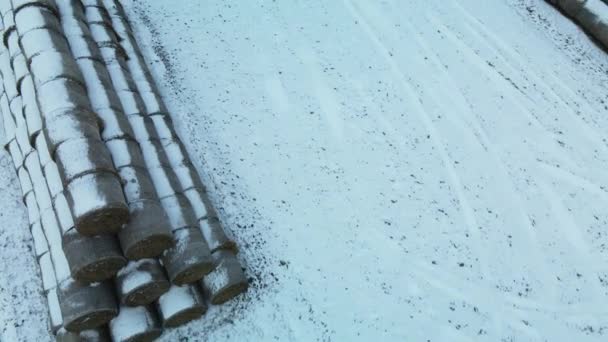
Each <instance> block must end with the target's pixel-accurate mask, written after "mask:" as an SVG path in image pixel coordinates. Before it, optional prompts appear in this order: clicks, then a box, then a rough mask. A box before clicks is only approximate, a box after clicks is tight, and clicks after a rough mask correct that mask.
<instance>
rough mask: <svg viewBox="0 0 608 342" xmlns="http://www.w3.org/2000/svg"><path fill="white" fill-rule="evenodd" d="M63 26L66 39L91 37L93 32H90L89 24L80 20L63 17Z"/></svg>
mask: <svg viewBox="0 0 608 342" xmlns="http://www.w3.org/2000/svg"><path fill="white" fill-rule="evenodd" d="M61 26H62V27H63V31H64V32H65V35H66V37H70V36H90V35H91V30H89V26H88V25H87V23H86V22H84V21H82V20H80V19H78V18H68V17H65V16H64V17H61Z"/></svg>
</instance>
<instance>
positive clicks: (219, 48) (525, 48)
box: [0, 0, 608, 342]
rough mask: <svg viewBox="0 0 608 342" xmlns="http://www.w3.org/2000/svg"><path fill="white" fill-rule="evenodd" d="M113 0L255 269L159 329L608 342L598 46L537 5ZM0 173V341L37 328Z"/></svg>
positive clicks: (603, 83)
mask: <svg viewBox="0 0 608 342" xmlns="http://www.w3.org/2000/svg"><path fill="white" fill-rule="evenodd" d="M123 3H124V5H125V7H126V10H127V13H128V14H129V16H130V18H131V22H132V25H133V27H134V29H135V31H136V32H135V33H136V36H137V38H138V41H139V42H140V46H141V47H142V49H143V50H144V54H145V56H146V59H147V60H148V62H150V66H151V67H152V71H153V74H154V76H155V77H156V79H157V80H159V81H160V84H159V85H160V89H161V91H162V92H163V94H164V95H165V98H166V99H167V101H168V103H167V104H168V107H169V109H170V111H171V113H172V115H173V119H174V122H175V124H176V126H177V131H178V132H179V134H180V136H181V137H182V139H183V140H184V143H185V145H186V147H187V148H188V150H189V151H190V153H191V155H192V157H193V160H194V162H195V164H196V165H197V166H198V167H199V169H200V170H202V172H203V176H204V180H205V182H206V184H207V186H208V190H209V193H210V195H211V198H212V200H213V203H214V204H215V205H216V207H217V208H218V209H219V214H220V219H221V220H222V222H224V224H225V226H226V227H227V228H228V229H229V232H230V233H232V234H231V235H232V237H234V239H235V240H236V242H237V243H238V245H239V248H240V254H239V259H240V260H241V262H243V264H244V265H245V266H246V272H247V275H248V276H249V277H250V278H251V287H250V289H249V292H248V293H247V294H245V295H243V296H241V297H239V298H237V299H235V300H233V301H231V302H228V303H226V304H224V305H221V306H214V307H211V308H210V309H209V311H208V312H207V314H206V315H205V316H204V317H203V318H202V319H201V320H198V321H195V322H192V323H190V324H188V325H186V326H184V327H181V328H178V329H174V330H171V331H168V332H166V333H165V334H164V335H163V339H162V340H164V341H175V340H179V339H180V338H181V339H184V340H186V339H189V340H193V341H198V340H205V341H271V340H279V341H289V340H298V341H316V340H318V341H369V340H378V341H427V340H429V341H518V342H519V341H604V340H605V339H606V336H605V335H606V334H608V330H607V329H608V318H607V317H608V315H607V314H608V309H607V308H608V305H607V304H608V257H607V250H606V246H607V243H608V236H607V235H606V222H607V220H608V213H607V212H606V204H607V202H608V193H607V191H606V186H608V176H607V175H608V173H606V170H607V166H608V165H607V164H608V148H607V144H606V136H607V135H608V115H607V114H608V109H607V107H606V104H605V102H606V101H607V100H608V99H607V98H606V97H607V95H606V94H607V90H608V89H607V88H608V86H607V85H608V75H607V73H606V71H607V70H608V65H607V58H608V57H607V56H606V54H605V53H604V52H602V51H601V50H600V49H599V48H597V47H596V46H595V45H594V44H593V42H591V41H590V40H589V38H588V37H587V36H586V35H585V34H584V33H583V32H582V31H581V30H580V29H579V28H577V27H576V26H575V25H574V24H573V23H572V22H571V21H570V20H569V19H567V18H565V17H563V16H562V15H561V14H560V13H558V12H557V11H556V10H555V9H553V8H552V7H551V6H549V5H548V4H546V3H545V2H544V1H542V0H505V1H500V0H488V1H479V0H425V1H397V0H387V1H382V2H377V1H371V0H344V1H321V0H310V1H274V2H269V1H268V2H266V1H265V2H254V1H221V0H211V1H194V0H184V1H160V0H159V1H135V0H126V1H123ZM0 166H1V168H0V188H2V189H4V191H3V199H4V201H3V205H2V206H1V207H0V215H1V216H2V218H3V224H4V227H5V229H2V230H0V241H2V253H0V256H1V258H2V260H1V261H2V262H1V263H0V285H1V286H0V324H2V326H0V339H2V340H3V341H4V340H7V341H21V340H23V341H25V340H38V341H45V340H50V337H49V336H48V335H47V334H46V325H45V324H43V323H42V322H43V319H42V318H45V317H47V315H48V314H47V313H46V307H45V300H44V297H43V295H42V293H41V292H42V287H41V285H40V279H39V276H38V272H37V266H36V262H35V258H34V251H33V248H32V240H31V237H30V235H29V232H28V230H27V228H26V227H27V220H26V215H25V209H24V208H23V205H22V202H21V199H20V198H21V194H20V192H19V187H18V185H17V178H16V175H15V172H14V169H13V166H12V165H11V162H10V159H9V156H8V155H7V154H3V155H2V157H1V158H0Z"/></svg>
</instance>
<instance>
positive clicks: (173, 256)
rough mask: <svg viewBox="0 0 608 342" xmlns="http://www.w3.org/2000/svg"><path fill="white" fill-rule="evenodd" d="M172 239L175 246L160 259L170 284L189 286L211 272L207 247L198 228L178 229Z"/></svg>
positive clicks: (211, 264) (211, 263)
mask: <svg viewBox="0 0 608 342" xmlns="http://www.w3.org/2000/svg"><path fill="white" fill-rule="evenodd" d="M173 237H174V238H175V246H174V247H173V248H171V249H168V250H167V251H165V253H164V254H163V257H162V261H163V265H164V266H165V269H166V270H167V274H168V275H169V280H170V281H171V283H173V284H175V285H184V284H189V283H192V282H195V281H197V280H200V279H201V278H203V276H204V275H205V274H208V273H209V272H211V270H213V261H212V260H211V253H210V252H209V247H208V246H207V242H205V239H204V238H203V235H202V233H201V231H200V230H199V229H198V228H191V227H188V228H183V229H179V230H177V231H175V232H174V233H173Z"/></svg>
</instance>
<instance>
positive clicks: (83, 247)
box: [63, 228, 127, 283]
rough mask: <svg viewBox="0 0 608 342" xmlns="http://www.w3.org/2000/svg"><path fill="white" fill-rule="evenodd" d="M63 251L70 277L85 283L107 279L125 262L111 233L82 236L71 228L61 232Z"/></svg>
mask: <svg viewBox="0 0 608 342" xmlns="http://www.w3.org/2000/svg"><path fill="white" fill-rule="evenodd" d="M63 251H64V252H65V256H66V258H67V260H68V263H69V265H70V273H71V274H72V277H74V279H76V280H78V281H81V282H85V283H92V282H97V281H102V280H106V279H109V278H111V277H113V276H114V275H115V274H116V273H117V272H118V270H120V269H121V268H122V267H124V266H125V265H126V264H127V261H126V259H125V258H124V256H123V255H122V252H121V250H120V247H119V245H118V242H117V241H116V237H115V236H113V235H107V234H102V235H95V236H84V235H82V234H80V233H79V232H78V231H77V230H76V229H75V228H72V229H71V230H69V231H67V232H66V233H64V234H63Z"/></svg>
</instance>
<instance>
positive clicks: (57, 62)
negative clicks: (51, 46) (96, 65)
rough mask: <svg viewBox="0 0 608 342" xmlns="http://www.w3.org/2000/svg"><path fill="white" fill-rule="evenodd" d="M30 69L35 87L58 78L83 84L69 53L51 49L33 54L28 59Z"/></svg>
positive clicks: (78, 70) (76, 65)
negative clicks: (29, 59)
mask: <svg viewBox="0 0 608 342" xmlns="http://www.w3.org/2000/svg"><path fill="white" fill-rule="evenodd" d="M30 71H31V73H32V76H33V77H34V84H35V85H36V87H39V86H41V85H42V84H44V83H46V82H48V81H51V80H55V79H58V78H67V79H71V80H72V81H75V82H78V83H80V84H83V85H84V79H83V76H82V74H81V73H80V69H79V68H78V64H76V61H75V60H74V59H73V58H72V56H71V55H70V54H66V53H63V52H59V51H55V50H51V51H44V52H41V53H40V54H38V55H36V56H34V57H33V58H32V59H31V61H30Z"/></svg>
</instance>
